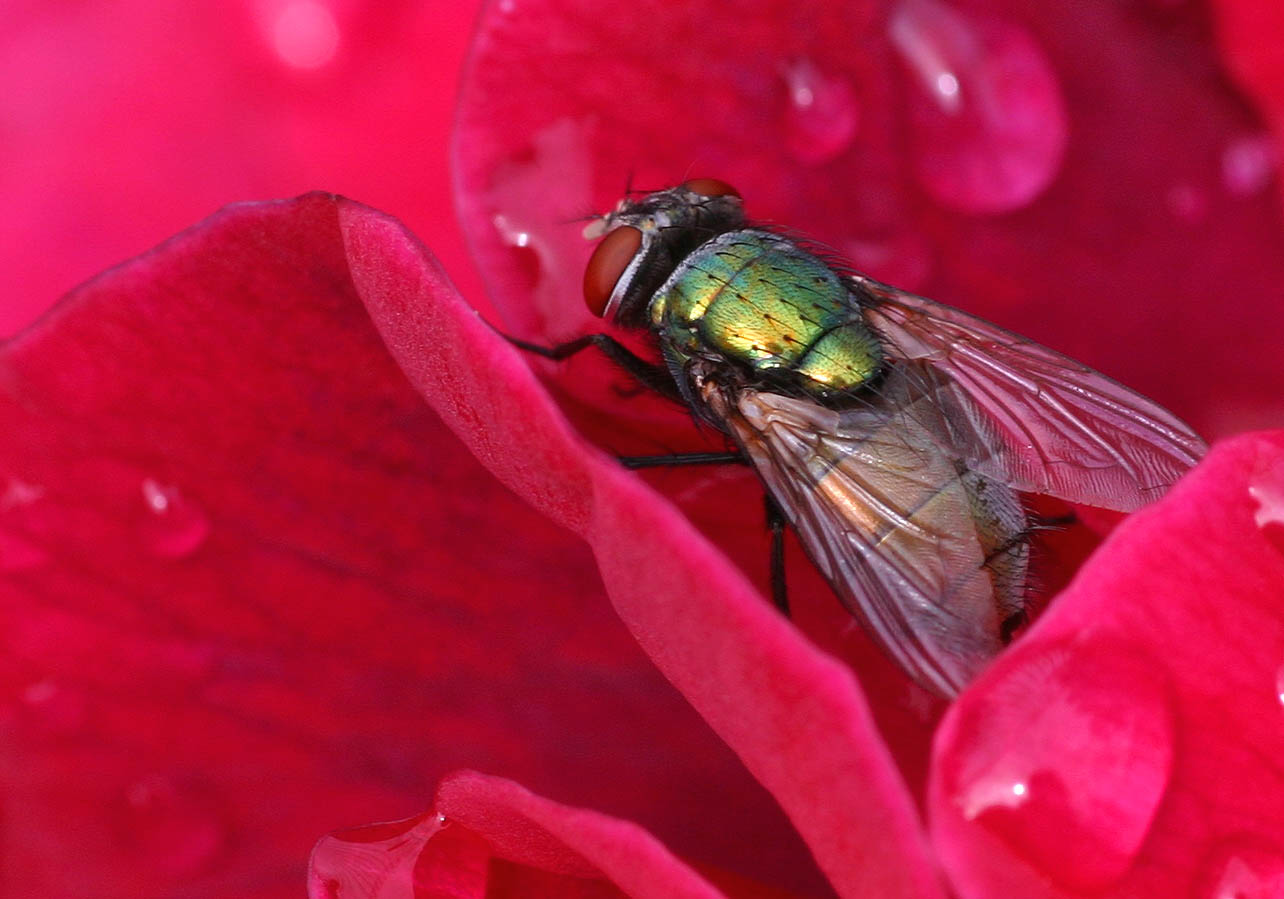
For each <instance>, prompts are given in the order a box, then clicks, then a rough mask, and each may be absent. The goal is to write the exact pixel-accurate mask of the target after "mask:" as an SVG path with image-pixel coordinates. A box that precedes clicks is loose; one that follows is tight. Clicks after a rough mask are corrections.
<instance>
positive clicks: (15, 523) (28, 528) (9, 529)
mask: <svg viewBox="0 0 1284 899" xmlns="http://www.w3.org/2000/svg"><path fill="white" fill-rule="evenodd" d="M44 495H45V490H44V488H43V487H41V486H39V485H38V484H29V483H27V482H26V481H23V480H20V479H18V478H10V479H9V481H8V482H7V483H6V484H5V488H4V492H3V493H0V571H30V570H32V569H33V568H39V567H40V566H42V565H44V564H45V563H47V562H48V561H49V553H48V552H47V551H46V550H45V548H44V547H43V546H42V545H41V542H40V541H39V539H38V537H37V535H38V533H39V532H40V531H41V528H40V527H39V524H38V522H37V520H36V519H37V518H38V517H40V516H39V515H38V514H37V513H39V512H40V509H39V504H40V502H41V500H42V498H43V497H44Z"/></svg>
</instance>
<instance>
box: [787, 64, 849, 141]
mask: <svg viewBox="0 0 1284 899" xmlns="http://www.w3.org/2000/svg"><path fill="white" fill-rule="evenodd" d="M784 74H785V86H786V88H787V90H788V92H789V106H788V111H787V112H786V114H785V145H786V146H787V147H788V148H789V152H791V153H792V154H793V155H794V157H795V158H797V159H798V160H799V161H801V162H807V163H820V162H827V161H828V160H830V159H833V158H834V157H836V156H838V155H839V154H840V153H842V152H843V151H844V150H845V149H847V147H848V146H850V145H851V142H852V138H853V137H855V135H856V128H857V126H858V125H859V123H860V106H859V104H858V103H857V101H856V93H855V91H854V90H853V89H852V86H851V84H850V83H849V82H848V81H847V79H845V78H838V77H830V76H828V75H826V74H825V73H824V72H822V71H821V70H820V69H818V68H817V67H816V65H815V64H814V63H812V62H811V61H810V60H807V59H800V60H797V61H795V62H794V63H792V64H791V65H789V67H788V68H786V69H785V73H784Z"/></svg>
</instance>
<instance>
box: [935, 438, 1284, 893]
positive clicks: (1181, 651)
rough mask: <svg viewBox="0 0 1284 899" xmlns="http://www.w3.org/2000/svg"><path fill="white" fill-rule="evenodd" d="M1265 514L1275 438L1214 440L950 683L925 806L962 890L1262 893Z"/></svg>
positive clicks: (1277, 588) (1276, 777) (1274, 518)
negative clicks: (1036, 613) (1031, 617)
mask: <svg viewBox="0 0 1284 899" xmlns="http://www.w3.org/2000/svg"><path fill="white" fill-rule="evenodd" d="M1281 522H1284V434H1281V433H1279V432H1276V433H1273V434H1263V435H1250V436H1245V437H1242V438H1238V439H1236V440H1233V441H1230V442H1227V443H1225V444H1222V445H1220V446H1218V447H1216V448H1215V449H1214V451H1213V452H1212V453H1211V454H1210V455H1209V457H1208V458H1207V459H1206V460H1205V461H1204V462H1203V463H1202V464H1201V465H1200V466H1199V467H1198V468H1197V469H1196V470H1195V471H1194V472H1193V473H1192V474H1191V475H1189V476H1188V477H1187V478H1186V479H1184V480H1183V481H1182V482H1181V483H1180V484H1178V485H1177V487H1175V488H1174V489H1173V491H1172V493H1171V494H1169V496H1168V497H1166V498H1165V499H1164V500H1162V501H1161V502H1159V503H1158V504H1156V505H1155V506H1154V507H1153V508H1151V509H1148V510H1145V511H1143V512H1140V513H1138V514H1137V515H1135V516H1134V517H1133V518H1131V519H1130V520H1129V521H1127V522H1125V523H1124V524H1123V525H1121V526H1120V527H1119V528H1118V529H1117V530H1116V531H1115V532H1114V534H1112V535H1111V537H1110V538H1109V539H1108V540H1107V541H1106V543H1105V544H1104V545H1103V546H1102V548H1101V550H1100V551H1099V552H1098V553H1097V554H1096V555H1095V556H1094V557H1093V558H1092V559H1091V560H1090V561H1089V563H1088V565H1087V566H1086V567H1085V568H1084V569H1083V570H1082V571H1081V572H1080V573H1079V575H1078V577H1077V578H1076V579H1075V581H1074V583H1072V584H1071V586H1070V587H1069V589H1067V590H1066V591H1065V592H1064V593H1063V594H1062V595H1061V596H1060V597H1059V598H1058V600H1057V602H1056V604H1055V605H1053V607H1052V608H1051V609H1050V610H1049V612H1048V613H1047V615H1045V616H1044V618H1043V619H1042V620H1041V621H1040V622H1039V623H1038V624H1037V625H1036V626H1035V627H1034V628H1033V629H1032V630H1031V632H1030V633H1029V634H1027V635H1026V636H1025V638H1024V639H1023V640H1022V642H1021V643H1020V644H1018V645H1017V646H1016V647H1015V648H1014V649H1013V651H1012V652H1011V653H1009V654H1008V655H1006V656H1004V657H1003V658H1001V659H1000V660H999V661H998V662H997V663H996V664H995V665H994V667H993V668H992V669H991V670H990V671H989V672H987V673H986V674H985V675H983V676H982V678H981V679H980V680H979V681H978V682H977V683H976V684H975V685H974V686H973V688H972V689H970V690H969V691H968V692H967V693H965V694H964V695H963V696H962V697H960V699H959V702H958V703H956V705H955V706H954V707H953V708H952V709H951V711H950V713H949V715H948V716H947V718H946V721H945V722H944V724H943V727H942V730H941V733H940V735H939V737H938V741H937V747H936V749H937V757H936V760H935V765H936V767H935V770H934V777H933V782H932V789H931V811H932V824H933V833H934V835H935V838H936V843H937V846H938V849H939V851H940V853H941V858H942V860H943V861H944V863H945V865H946V868H947V870H948V871H949V872H950V875H951V878H952V880H953V882H954V884H955V885H956V887H957V889H958V890H959V893H960V895H961V896H969V897H970V896H992V895H1020V896H1032V897H1033V896H1072V895H1080V891H1082V890H1090V891H1092V893H1093V895H1100V896H1119V897H1123V896H1181V895H1254V896H1255V895H1263V896H1265V895H1269V894H1270V889H1271V888H1272V887H1271V884H1274V883H1277V882H1278V880H1279V877H1280V872H1281V871H1284V862H1282V861H1281V860H1282V859H1284V854H1282V853H1281V852H1280V844H1279V836H1280V833H1281V831H1280V826H1281V822H1284V818H1282V817H1281V809H1284V776H1282V775H1281V772H1280V768H1279V765H1278V764H1277V763H1276V761H1275V760H1276V759H1278V758H1280V757H1281V753H1284V729H1281V727H1280V716H1281V714H1284V711H1282V710H1281V707H1280V706H1281V702H1282V701H1284V700H1281V690H1280V683H1281V681H1280V671H1281V665H1282V664H1284V607H1282V606H1281V605H1280V602H1279V597H1280V596H1281V595H1284V553H1282V552H1281V547H1280V545H1279V544H1278V543H1277V542H1275V540H1274V539H1273V537H1274V536H1277V534H1276V530H1277V528H1278V527H1279V525H1280V523H1281ZM1218 885H1220V886H1218ZM1214 888H1216V889H1221V890H1222V892H1221V893H1218V892H1216V891H1213V892H1202V891H1203V890H1213V889H1214ZM1236 890H1239V891H1240V892H1235V891H1236ZM1227 891H1229V892H1227Z"/></svg>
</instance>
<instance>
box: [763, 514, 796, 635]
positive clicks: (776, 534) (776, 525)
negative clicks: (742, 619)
mask: <svg viewBox="0 0 1284 899" xmlns="http://www.w3.org/2000/svg"><path fill="white" fill-rule="evenodd" d="M762 499H763V504H764V505H765V506H766V507H767V530H769V531H771V601H772V602H773V603H775V605H776V608H777V609H779V610H780V611H781V614H783V615H784V616H785V617H786V618H788V617H789V586H788V584H787V583H786V582H785V513H784V512H781V511H780V506H778V505H777V504H776V501H775V500H774V499H772V498H771V494H770V493H764V494H763V495H762Z"/></svg>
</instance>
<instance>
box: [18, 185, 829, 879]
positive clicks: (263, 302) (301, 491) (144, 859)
mask: <svg viewBox="0 0 1284 899" xmlns="http://www.w3.org/2000/svg"><path fill="white" fill-rule="evenodd" d="M341 216H342V217H343V218H344V221H345V222H348V223H349V224H351V225H352V226H353V227H354V228H355V229H357V230H360V227H362V223H366V226H367V227H370V228H373V227H374V224H370V223H375V224H378V225H386V224H387V222H388V220H387V219H385V218H383V217H382V216H380V215H378V214H376V213H373V212H370V211H369V210H364V209H362V208H360V207H356V206H355V205H353V204H349V203H347V202H344V201H339V200H336V199H335V198H334V197H333V196H328V195H312V196H309V197H305V198H302V199H300V200H297V201H289V202H282V203H274V204H265V205H245V206H239V207H234V208H231V209H229V210H227V211H225V212H223V213H220V214H219V215H218V216H216V217H215V218H213V219H211V220H210V221H209V222H206V223H204V224H203V225H201V226H198V227H197V228H195V229H193V230H191V231H189V232H186V233H184V234H182V235H179V236H178V237H176V238H174V239H173V240H171V241H169V242H168V243H166V244H165V245H163V246H162V247H160V248H158V249H157V250H156V251H154V252H152V253H150V254H148V255H147V256H144V257H141V258H140V259H137V260H134V261H133V262H130V263H127V264H125V265H123V266H121V267H119V268H117V269H114V270H112V271H111V272H108V273H106V274H105V275H103V276H101V277H100V278H98V279H96V280H95V281H94V282H92V283H90V284H88V285H86V286H85V287H84V288H82V289H81V290H79V291H77V292H76V293H75V294H73V295H72V296H70V297H69V298H68V299H67V300H66V301H64V303H63V304H62V305H61V306H60V307H59V309H58V310H57V311H56V312H55V313H53V314H52V315H51V316H49V317H47V318H46V319H45V320H44V321H43V322H42V323H41V324H40V325H39V326H38V327H36V328H34V329H32V330H31V331H29V332H27V333H26V334H24V335H23V336H21V337H20V338H18V339H17V340H15V341H13V342H11V343H9V344H8V345H6V347H5V348H4V355H3V362H2V363H0V371H2V372H3V383H4V385H5V387H4V390H3V394H2V395H0V424H2V426H3V433H4V434H5V437H6V439H5V440H4V441H3V443H2V444H0V608H2V609H3V612H4V620H5V627H4V631H3V638H2V639H3V645H4V651H3V653H0V656H2V657H3V663H0V721H2V722H3V728H4V733H5V739H4V741H3V746H2V747H0V759H3V770H4V772H5V773H4V774H3V776H0V790H3V795H4V807H5V815H6V821H7V822H9V823H10V824H11V825H12V826H9V827H6V829H5V833H4V838H3V843H2V844H0V845H2V847H3V853H4V854H3V858H2V859H0V864H2V866H3V869H4V882H5V889H6V890H8V891H10V892H11V893H12V894H13V895H15V896H16V895H24V896H79V895H91V894H92V895H96V896H102V897H116V896H120V897H135V896H150V895H172V894H188V893H193V894H195V893H199V894H209V895H237V896H261V897H268V896H294V895H298V893H299V889H300V885H301V883H302V882H303V876H304V868H303V866H304V862H305V859H306V857H307V852H308V849H309V848H310V847H311V846H312V845H313V844H314V843H315V841H316V838H317V835H318V834H320V833H324V832H326V831H327V830H329V829H332V828H334V827H336V826H340V825H343V824H350V823H353V822H358V821H368V820H371V819H372V818H378V817H385V818H389V817H397V816H400V815H406V814H410V813H412V812H414V811H416V810H418V809H421V808H422V807H423V803H424V797H425V796H426V795H427V793H428V791H430V790H431V789H432V786H433V784H434V783H435V782H436V780H437V779H438V778H439V777H440V776H441V775H443V774H444V773H445V772H447V771H449V770H452V769H455V768H458V767H460V766H461V765H464V764H477V765H486V766H489V767H493V768H494V769H496V770H500V771H504V772H506V773H509V774H512V775H513V776H518V777H521V778H522V779H523V780H524V781H526V782H528V783H531V784H532V785H535V786H537V787H538V788H539V789H541V790H544V791H547V792H549V793H551V794H553V795H557V796H559V797H562V798H565V799H567V800H570V801H575V802H580V803H589V802H592V803H593V804H595V805H598V806H599V807H601V808H604V809H609V810H610V811H611V812H612V813H615V814H619V815H621V816H624V817H627V818H630V819H634V820H637V821H639V822H641V823H643V824H644V825H646V826H647V827H649V828H651V829H652V830H654V831H655V832H657V833H659V834H661V835H662V836H663V838H664V839H665V840H666V842H668V843H670V844H671V845H674V846H675V847H677V848H678V849H679V851H682V852H683V853H684V854H688V855H691V856H692V857H695V858H699V859H701V860H704V861H707V862H712V863H716V864H721V865H724V866H727V867H732V866H738V865H739V864H740V859H742V858H744V854H745V850H744V847H745V846H746V845H750V844H752V843H753V842H754V841H755V840H762V841H763V842H764V843H765V844H766V847H767V848H766V849H765V850H764V851H762V852H760V853H755V855H754V857H753V858H750V859H747V860H746V862H745V867H746V868H747V869H748V870H749V871H750V872H752V873H755V874H762V875H763V876H765V877H766V878H767V879H773V880H775V881H776V882H784V883H788V884H794V883H802V884H806V883H807V882H808V876H809V874H808V870H809V869H808V867H807V866H808V864H809V863H808V861H807V856H806V850H805V848H803V847H802V846H801V845H800V843H799V841H798V839H797V837H796V836H794V835H793V833H792V831H791V829H790V828H789V827H788V824H787V822H785V821H784V819H783V816H781V815H780V813H779V811H778V810H777V809H776V808H775V806H774V804H773V803H772V802H771V799H770V797H768V796H767V795H766V794H765V792H763V791H762V790H761V788H759V787H758V786H757V785H756V784H755V783H754V782H753V780H752V779H751V778H750V777H749V776H748V775H747V774H746V773H745V772H744V770H743V768H742V767H741V766H740V765H739V763H738V762H737V761H736V759H735V758H734V757H733V756H732V755H731V754H730V753H729V752H727V751H726V749H725V747H724V746H723V745H722V744H721V743H720V742H719V741H718V740H717V739H716V737H715V736H714V735H713V734H711V733H709V732H708V730H707V729H706V728H704V727H703V725H702V724H701V722H700V720H699V718H698V717H697V716H696V715H695V714H694V713H693V712H692V711H691V709H690V708H689V706H688V705H687V704H686V702H685V701H683V700H682V699H681V698H680V697H678V696H677V695H676V694H675V693H674V691H673V690H672V688H671V687H670V686H669V685H668V684H666V683H665V682H664V681H663V679H662V678H661V677H660V676H659V675H658V674H657V673H656V672H655V671H654V668H653V667H652V665H651V664H650V662H649V661H648V660H647V659H646V657H645V656H644V655H643V654H642V653H640V652H639V651H638V649H637V647H636V644H635V643H634V641H633V640H632V638H631V637H630V636H629V634H628V633H627V632H626V631H625V630H624V629H623V628H622V627H620V624H619V622H618V620H617V618H616V616H615V615H614V613H613V612H612V611H611V610H610V609H609V607H608V605H607V603H606V602H605V601H604V597H603V596H602V593H601V587H600V582H599V579H598V575H597V572H596V570H595V567H594V565H593V562H592V559H591V558H590V557H589V556H588V554H587V553H586V552H585V551H584V549H583V548H582V547H580V546H579V544H578V541H576V540H575V539H574V538H572V537H570V536H569V535H567V534H565V533H563V532H562V531H560V530H559V529H557V528H554V527H551V526H550V525H549V523H548V521H547V520H546V519H545V518H544V517H542V516H540V515H538V514H536V513H534V512H532V511H531V510H530V509H529V508H528V507H527V506H526V505H525V504H523V503H521V502H519V501H517V500H516V499H515V498H514V497H513V496H512V495H511V494H510V493H509V492H508V491H507V490H505V489H503V488H502V487H500V486H499V485H498V484H497V483H496V482H495V480H494V479H493V478H492V477H491V476H490V475H489V474H488V473H487V472H485V470H484V469H482V468H481V467H480V466H479V465H478V464H477V463H476V461H475V460H474V459H473V458H472V457H471V456H470V455H469V454H468V453H467V452H466V451H465V450H464V449H463V447H462V446H460V445H459V443H458V442H457V441H456V440H455V439H454V437H453V436H451V435H450V434H449V432H448V431H447V430H446V429H445V428H444V427H443V426H442V425H441V423H440V421H439V420H438V419H437V418H436V416H434V415H433V414H432V413H431V411H430V410H428V409H427V407H426V406H425V405H424V403H423V401H422V398H421V397H420V396H419V395H418V394H417V393H416V392H415V391H414V390H413V389H412V388H411V386H410V385H409V384H408V383H407V382H406V378H405V375H404V374H403V373H402V372H401V371H400V370H399V369H398V368H397V366H396V365H395V364H394V362H393V360H392V359H390V358H389V356H388V351H387V348H386V347H385V346H384V344H383V342H382V341H381V340H380V338H379V335H378V334H377V333H376V330H375V329H374V328H373V327H372V326H371V322H370V318H369V313H368V311H367V309H366V308H365V306H363V305H362V302H361V300H360V298H359V296H358V294H357V293H356V292H355V291H354V288H353V273H352V272H351V271H350V269H349V262H348V254H347V249H346V248H345V246H344V231H343V228H342V227H341V226H340V217H341ZM393 231H394V236H395V238H396V239H395V240H394V241H393V242H392V243H390V244H389V245H388V247H387V249H388V251H389V252H390V253H391V254H392V255H394V256H396V254H397V253H403V254H404V253H405V252H406V238H405V237H404V236H403V235H402V233H401V232H400V231H399V230H398V229H397V228H396V227H395V226H393ZM367 242H368V241H367ZM367 249H370V248H369V247H367ZM413 258H414V260H415V262H416V265H417V266H418V270H417V280H416V281H415V282H413V283H411V284H400V285H399V286H398V284H397V282H396V281H395V279H396V278H398V277H400V274H401V273H400V271H399V270H393V271H391V272H385V273H384V284H385V286H387V287H390V288H391V287H393V286H396V289H398V290H410V291H412V292H414V289H415V288H417V287H419V286H420V285H421V284H422V283H423V281H424V280H425V279H429V278H431V279H432V282H433V284H434V285H435V287H434V288H433V290H432V291H428V292H425V293H424V294H419V293H415V294H414V295H415V296H416V298H420V299H424V300H425V301H427V300H430V299H431V300H432V301H433V302H438V300H437V299H435V295H436V293H440V292H443V291H449V288H448V286H447V285H445V283H444V281H443V279H442V278H441V276H440V274H439V273H438V270H437V269H436V267H435V264H433V263H432V262H430V261H429V260H428V259H427V257H426V256H424V255H423V251H422V249H421V248H419V247H418V245H415V250H414V253H413ZM379 274H380V273H379V272H378V271H375V270H373V269H371V268H370V267H368V266H367V267H364V268H361V269H360V277H361V278H362V279H363V281H369V280H371V279H376V278H378V277H379ZM449 295H450V296H451V297H453V296H454V295H453V292H450V294H449ZM446 302H447V304H448V305H449V308H452V309H461V308H462V307H460V306H459V303H458V300H457V299H453V300H451V299H447V300H446ZM452 304H453V305H452ZM463 314H467V315H468V317H469V319H470V320H471V322H472V324H473V325H476V323H477V321H476V318H475V317H473V316H472V314H471V313H463ZM421 338H422V335H421ZM425 349H426V350H433V351H436V350H437V349H438V347H437V345H435V344H431V343H428V344H425ZM500 351H501V352H506V350H504V348H503V347H500ZM487 376H489V375H487ZM519 411H520V410H519ZM460 414H461V415H462V414H467V410H466V409H464V410H463V411H461V413H460ZM521 414H522V415H523V416H525V417H526V418H527V419H529V418H530V415H529V414H528V413H526V412H521ZM532 414H533V413H532ZM574 464H575V465H577V466H578V465H581V464H582V463H580V462H575V463H574ZM566 492H567V493H568V494H570V493H571V491H569V490H567V491H566ZM715 800H716V801H715ZM693 801H695V802H698V803H700V804H702V805H703V806H705V807H706V808H707V809H708V811H707V813H706V815H705V816H704V817H703V818H702V819H701V820H700V821H699V822H696V821H694V820H693V819H691V818H690V817H689V816H686V815H684V814H680V813H679V812H680V811H681V810H682V809H684V808H685V807H687V805H688V804H689V803H691V802H693ZM795 872H797V873H795Z"/></svg>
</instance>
